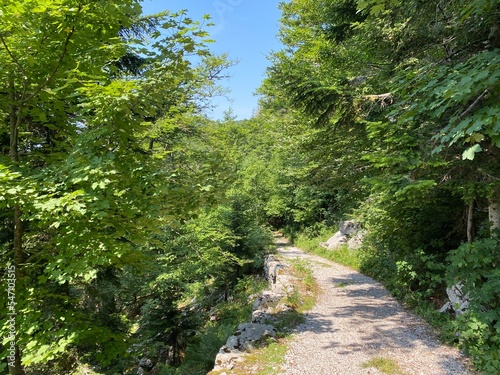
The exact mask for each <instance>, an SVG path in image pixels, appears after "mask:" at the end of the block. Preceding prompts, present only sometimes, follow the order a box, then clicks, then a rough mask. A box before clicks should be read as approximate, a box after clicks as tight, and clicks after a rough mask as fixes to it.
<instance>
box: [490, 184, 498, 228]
mask: <svg viewBox="0 0 500 375" xmlns="http://www.w3.org/2000/svg"><path fill="white" fill-rule="evenodd" d="M488 216H489V220H490V224H491V226H490V230H491V236H492V237H496V236H497V235H498V234H497V233H495V231H496V230H499V229H500V187H499V186H497V187H495V190H494V192H493V194H492V196H491V198H490V204H489V206H488Z"/></svg>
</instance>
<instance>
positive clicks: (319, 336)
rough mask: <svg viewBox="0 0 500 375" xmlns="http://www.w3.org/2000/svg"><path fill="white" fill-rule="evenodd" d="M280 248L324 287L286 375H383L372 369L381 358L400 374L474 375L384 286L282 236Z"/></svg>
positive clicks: (302, 328)
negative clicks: (372, 363)
mask: <svg viewBox="0 0 500 375" xmlns="http://www.w3.org/2000/svg"><path fill="white" fill-rule="evenodd" d="M277 246H278V252H279V254H281V255H282V256H283V257H284V258H285V259H294V258H299V259H303V260H305V261H306V262H307V263H308V264H309V265H310V266H311V268H312V270H313V273H314V277H315V278H316V280H317V282H318V284H319V286H320V288H321V292H320V295H319V296H318V301H317V303H316V305H315V307H314V308H313V309H312V310H311V311H309V312H308V313H306V320H305V322H304V323H303V324H301V325H300V326H299V327H297V329H296V334H295V335H294V336H293V338H292V340H291V343H290V348H289V350H288V352H287V354H286V364H285V366H284V372H283V374H287V375H294V374H295V375H308V374H310V375H358V374H363V375H366V374H370V375H376V374H384V372H381V371H380V370H378V369H377V368H375V367H373V366H371V367H370V366H369V364H368V362H369V361H372V360H374V359H376V358H383V359H385V360H386V362H388V363H392V364H396V366H397V367H399V370H397V369H394V371H393V372H392V374H396V375H420V374H422V375H444V374H446V375H448V374H449V375H451V374H453V375H457V374H472V372H469V371H468V370H467V365H466V360H465V358H464V356H462V355H461V354H460V352H459V351H458V350H456V349H454V348H450V347H447V346H445V345H442V344H440V343H439V341H438V340H437V338H436V336H435V334H434V333H433V331H432V329H431V328H430V327H429V326H428V325H427V324H426V323H425V322H424V321H423V320H421V319H420V318H418V317H416V316H415V315H413V314H412V313H410V312H409V311H407V310H406V309H404V308H403V307H402V306H401V305H400V304H399V303H398V302H397V301H396V300H395V299H394V298H392V297H391V296H390V295H389V292H388V291H387V290H386V289H385V288H384V287H383V286H382V285H381V284H380V283H378V282H376V281H374V280H373V279H371V278H369V277H367V276H364V275H362V274H360V273H359V272H356V271H353V270H352V269H349V268H347V267H344V266H341V265H339V264H337V263H334V262H331V261H329V260H326V259H324V258H321V257H318V256H315V255H311V254H306V253H304V252H303V251H302V250H300V249H298V248H296V247H292V246H290V245H289V244H288V243H287V240H286V239H285V238H283V237H278V238H277Z"/></svg>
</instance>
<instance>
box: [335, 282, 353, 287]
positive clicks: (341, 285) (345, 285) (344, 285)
mask: <svg viewBox="0 0 500 375" xmlns="http://www.w3.org/2000/svg"><path fill="white" fill-rule="evenodd" d="M353 284H354V283H347V282H342V283H337V284H335V286H336V287H337V288H345V287H348V286H349V285H353Z"/></svg>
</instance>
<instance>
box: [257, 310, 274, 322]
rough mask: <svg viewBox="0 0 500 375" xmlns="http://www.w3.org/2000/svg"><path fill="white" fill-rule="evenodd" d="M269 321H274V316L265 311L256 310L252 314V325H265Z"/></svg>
mask: <svg viewBox="0 0 500 375" xmlns="http://www.w3.org/2000/svg"><path fill="white" fill-rule="evenodd" d="M269 320H272V315H270V314H268V313H267V312H266V311H264V310H255V311H254V312H252V323H258V324H265V323H266V321H269Z"/></svg>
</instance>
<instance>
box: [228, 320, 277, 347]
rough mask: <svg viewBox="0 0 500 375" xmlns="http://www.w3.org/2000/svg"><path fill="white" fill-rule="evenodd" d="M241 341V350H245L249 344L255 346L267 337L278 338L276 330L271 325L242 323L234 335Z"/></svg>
mask: <svg viewBox="0 0 500 375" xmlns="http://www.w3.org/2000/svg"><path fill="white" fill-rule="evenodd" d="M234 335H235V336H237V337H238V340H239V349H240V350H245V349H246V347H247V345H248V343H250V344H253V343H254V342H257V341H259V340H261V339H263V338H265V337H276V328H274V327H273V326H272V325H270V324H258V323H242V324H240V325H239V326H238V330H237V331H236V333H235V334H234Z"/></svg>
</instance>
